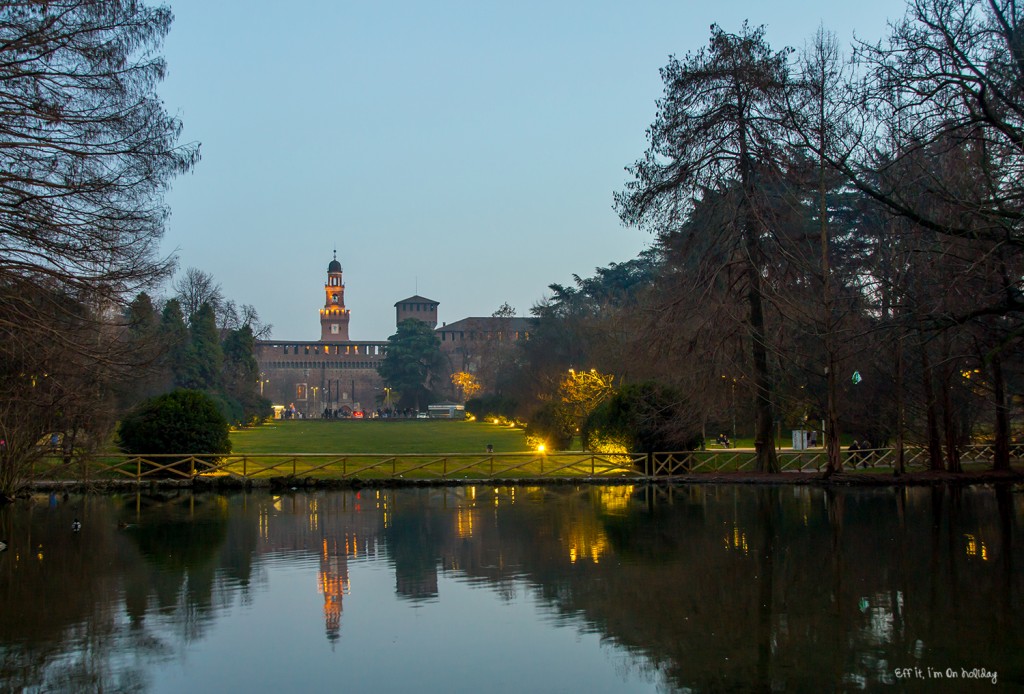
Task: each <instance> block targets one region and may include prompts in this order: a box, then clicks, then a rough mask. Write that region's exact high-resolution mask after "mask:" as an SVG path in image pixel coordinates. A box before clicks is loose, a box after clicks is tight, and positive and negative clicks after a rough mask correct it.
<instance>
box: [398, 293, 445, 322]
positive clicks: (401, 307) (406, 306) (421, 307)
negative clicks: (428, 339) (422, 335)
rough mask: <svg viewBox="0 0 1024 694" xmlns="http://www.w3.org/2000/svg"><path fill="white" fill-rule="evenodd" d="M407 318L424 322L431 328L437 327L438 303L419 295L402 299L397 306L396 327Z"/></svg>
mask: <svg viewBox="0 0 1024 694" xmlns="http://www.w3.org/2000/svg"><path fill="white" fill-rule="evenodd" d="M406 318H415V319H416V320H420V321H423V322H424V323H426V324H427V325H429V326H430V327H431V328H436V327H437V302H436V301H434V300H433V299H427V298H426V297H422V296H420V295H419V294H417V295H416V296H410V297H409V298H408V299H402V300H401V301H399V302H398V303H396V304H395V325H398V324H399V323H401V322H402V321H404V320H405V319H406Z"/></svg>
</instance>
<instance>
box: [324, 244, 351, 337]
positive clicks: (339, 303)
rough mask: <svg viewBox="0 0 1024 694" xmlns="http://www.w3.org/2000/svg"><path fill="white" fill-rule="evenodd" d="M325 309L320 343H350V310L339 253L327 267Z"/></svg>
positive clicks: (335, 253)
mask: <svg viewBox="0 0 1024 694" xmlns="http://www.w3.org/2000/svg"><path fill="white" fill-rule="evenodd" d="M324 294H325V295H326V297H325V301H324V307H323V308H322V309H320V341H321V342H348V319H349V310H348V309H347V308H345V285H344V283H343V282H342V281H341V263H339V262H338V252H337V251H335V252H334V260H332V261H331V262H330V264H329V265H328V266H327V284H325V285H324Z"/></svg>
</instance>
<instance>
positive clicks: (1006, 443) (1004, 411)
mask: <svg viewBox="0 0 1024 694" xmlns="http://www.w3.org/2000/svg"><path fill="white" fill-rule="evenodd" d="M992 387H993V389H994V390H995V394H994V397H995V401H996V445H995V455H994V456H993V458H992V469H993V470H1009V469H1010V410H1009V408H1008V407H1007V406H1006V382H1005V381H1004V380H1003V360H1002V357H1000V356H999V352H998V351H997V352H995V353H993V355H992Z"/></svg>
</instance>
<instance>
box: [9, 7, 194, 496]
mask: <svg viewBox="0 0 1024 694" xmlns="http://www.w3.org/2000/svg"><path fill="white" fill-rule="evenodd" d="M171 21H172V15H171V12H170V10H168V9H167V8H165V7H157V8H152V7H147V6H145V5H143V4H142V3H139V2H134V1H128V0H54V1H52V2H46V3H41V2H35V1H32V0H21V1H17V0H16V1H14V2H7V3H4V4H3V6H2V7H0V329H2V330H3V332H4V334H5V335H7V336H8V337H7V338H6V339H4V340H3V341H0V364H3V365H4V368H3V371H4V374H3V378H2V379H0V384H2V386H0V387H2V391H3V392H0V401H3V402H7V403H8V404H10V403H17V404H16V405H14V406H13V407H14V408H15V411H12V410H11V408H10V407H7V408H5V409H4V411H3V412H0V418H2V421H0V430H3V431H7V432H10V434H11V435H9V436H8V437H7V439H6V442H5V453H4V454H3V456H2V464H3V465H4V466H5V472H4V475H3V479H2V486H3V488H2V489H0V493H5V494H10V493H12V492H13V491H14V490H15V489H16V482H14V481H11V480H16V479H18V472H19V470H20V469H22V468H23V466H24V464H25V461H26V460H28V457H26V452H27V451H29V450H30V449H32V447H33V446H35V445H36V444H37V441H36V440H34V439H32V438H31V437H32V436H34V435H35V433H36V432H35V431H34V430H33V429H32V428H24V427H20V426H19V427H16V426H15V424H16V423H17V422H20V421H22V420H24V418H25V417H26V416H27V413H28V412H29V411H32V410H33V408H43V410H44V411H55V409H54V408H55V407H56V403H57V402H58V400H59V399H56V400H55V399H54V397H52V393H58V392H70V391H71V390H72V389H73V387H74V384H75V383H77V381H76V379H81V378H85V379H92V380H93V381H96V382H103V381H105V379H106V378H107V374H110V373H115V372H117V371H118V370H119V369H120V367H122V366H125V360H126V359H127V358H128V357H129V356H130V355H129V354H124V353H122V352H120V351H119V350H118V349H116V340H115V339H114V337H115V335H112V334H111V332H110V331H109V330H107V329H106V328H105V327H104V326H105V325H107V324H109V323H110V322H111V321H113V320H115V319H116V318H117V316H119V315H121V311H120V308H121V307H123V306H124V305H125V304H126V302H127V301H128V300H130V299H131V297H133V296H134V295H135V294H137V293H138V291H139V290H141V289H146V288H149V287H151V286H153V285H155V284H158V283H159V281H161V280H162V279H164V278H165V277H166V275H167V274H168V272H169V270H170V269H171V266H172V261H171V260H169V259H167V258H163V257H161V256H160V252H159V241H160V238H161V236H162V234H163V230H164V222H165V220H166V218H167V208H166V206H165V205H164V202H163V193H164V192H165V190H166V188H167V185H168V183H169V181H170V180H171V179H172V178H173V177H174V176H175V175H176V174H178V173H180V172H183V171H186V170H188V169H190V168H191V167H192V166H193V165H194V164H195V162H196V160H197V159H198V154H199V153H198V147H197V146H195V145H185V146H180V145H178V143H177V141H178V137H179V134H180V130H181V124H180V122H179V121H178V120H177V119H176V118H173V117H171V116H169V115H168V114H167V113H166V111H165V110H164V107H163V104H162V103H161V101H160V99H159V98H158V97H157V95H156V93H155V90H154V87H155V85H156V84H157V82H159V81H160V79H162V77H163V75H164V72H165V65H164V62H163V60H162V59H161V58H160V56H159V55H158V53H157V50H158V49H159V46H160V44H161V42H162V39H163V37H164V36H165V35H166V33H167V31H168V30H169V28H170V25H171ZM72 363H73V364H74V365H75V369H74V370H73V371H72V372H69V371H68V370H67V369H66V368H64V365H67V364H72ZM17 365H26V366H31V369H30V370H25V369H21V368H19V367H18V366H17ZM44 377H45V378H46V379H47V380H48V382H49V383H51V384H52V389H47V391H46V392H44V390H43V389H40V388H39V385H38V384H39V383H40V382H41V381H40V379H41V378H44ZM65 377H66V378H67V379H68V380H67V381H66V382H64V383H63V384H62V383H58V382H57V379H63V378H65ZM26 379H27V380H26ZM32 379H35V384H36V386H35V387H34V388H32V387H31V383H32ZM26 384H29V385H28V386H27V385H26ZM47 392H49V393H50V395H48V394H47ZM34 399H35V404H32V405H30V403H29V401H33V400H34ZM16 428H17V429H18V432H20V433H16V432H15V431H14V430H15V429H16ZM15 451H21V453H20V454H15ZM8 473H10V474H8Z"/></svg>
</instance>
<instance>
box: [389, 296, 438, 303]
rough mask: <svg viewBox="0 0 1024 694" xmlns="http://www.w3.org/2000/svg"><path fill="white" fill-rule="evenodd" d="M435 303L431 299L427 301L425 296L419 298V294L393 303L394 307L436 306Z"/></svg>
mask: <svg viewBox="0 0 1024 694" xmlns="http://www.w3.org/2000/svg"><path fill="white" fill-rule="evenodd" d="M436 303H437V302H436V301H434V300H433V299H428V298H427V297H425V296H420V295H419V294H417V295H416V296H410V297H409V298H408V299H402V300H401V301H396V302H395V306H398V305H399V304H436Z"/></svg>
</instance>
